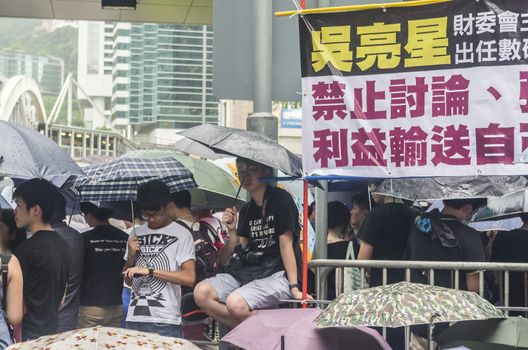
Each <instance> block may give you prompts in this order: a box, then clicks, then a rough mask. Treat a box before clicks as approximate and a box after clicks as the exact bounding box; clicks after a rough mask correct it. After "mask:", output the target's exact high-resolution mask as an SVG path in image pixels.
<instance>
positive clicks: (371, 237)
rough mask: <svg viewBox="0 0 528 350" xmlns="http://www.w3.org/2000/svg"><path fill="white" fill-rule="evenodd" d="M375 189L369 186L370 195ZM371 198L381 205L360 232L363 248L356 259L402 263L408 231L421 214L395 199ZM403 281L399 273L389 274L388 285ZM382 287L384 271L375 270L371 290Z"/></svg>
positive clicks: (386, 197) (366, 219)
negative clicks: (400, 261) (399, 261)
mask: <svg viewBox="0 0 528 350" xmlns="http://www.w3.org/2000/svg"><path fill="white" fill-rule="evenodd" d="M376 189H377V185H376V184H374V183H372V184H370V186H369V190H370V192H375V191H376ZM372 198H373V199H374V201H375V202H376V203H377V204H378V205H377V206H376V207H374V208H373V209H372V210H371V211H370V212H369V213H368V215H367V217H366V218H365V220H364V221H363V224H362V225H361V227H360V228H359V231H358V238H359V239H360V240H361V245H360V248H359V253H358V258H357V259H358V260H403V253H404V251H405V247H406V246H407V237H408V235H409V230H410V228H411V225H412V223H413V221H414V218H415V217H416V216H417V215H418V213H417V212H416V211H414V210H413V209H411V208H409V207H408V206H407V205H405V204H404V203H402V201H401V200H398V199H396V198H393V197H389V196H384V195H380V194H375V193H373V194H372ZM402 280H403V274H402V273H401V271H400V270H395V269H389V270H387V284H390V283H396V282H400V281H402ZM382 283H383V271H382V269H372V270H371V272H370V286H371V287H375V286H380V285H382Z"/></svg>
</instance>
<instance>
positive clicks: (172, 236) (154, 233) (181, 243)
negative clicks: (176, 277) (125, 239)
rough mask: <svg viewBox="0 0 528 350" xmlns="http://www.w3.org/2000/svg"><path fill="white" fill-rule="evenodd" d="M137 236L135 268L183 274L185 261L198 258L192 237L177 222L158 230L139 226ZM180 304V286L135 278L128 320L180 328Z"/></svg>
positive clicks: (136, 231) (146, 277) (152, 279)
mask: <svg viewBox="0 0 528 350" xmlns="http://www.w3.org/2000/svg"><path fill="white" fill-rule="evenodd" d="M133 235H134V233H131V236H133ZM135 235H136V236H138V238H139V245H140V248H141V253H140V254H138V256H137V258H136V264H135V266H139V267H146V268H153V269H155V270H163V271H173V272H174V271H180V268H181V265H182V264H183V263H184V262H186V261H188V260H194V259H195V256H194V242H193V239H192V235H191V233H190V232H189V230H188V229H187V228H185V227H183V226H182V225H180V224H178V223H175V222H173V223H171V224H170V225H168V226H165V227H163V228H160V229H157V230H153V229H150V228H148V226H147V224H143V225H141V226H139V227H136V230H135ZM180 305H181V287H180V285H177V284H173V283H169V282H167V281H164V280H162V279H159V278H156V277H154V276H142V277H135V278H134V279H133V282H132V293H131V296H130V306H129V308H128V314H127V318H126V320H127V321H128V322H148V323H169V324H177V325H179V324H181V322H182V320H181V314H180Z"/></svg>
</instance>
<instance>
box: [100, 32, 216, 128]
mask: <svg viewBox="0 0 528 350" xmlns="http://www.w3.org/2000/svg"><path fill="white" fill-rule="evenodd" d="M110 30H111V35H109V34H110ZM104 38H105V46H104V48H105V50H104V52H105V59H104V65H105V71H106V70H107V69H109V68H107V64H108V62H109V61H110V57H109V55H110V53H111V62H112V101H111V115H112V120H115V119H117V118H119V119H121V118H123V119H125V120H128V121H129V122H130V123H131V124H136V125H137V124H143V125H144V124H151V125H153V126H154V127H155V128H169V129H173V128H175V129H185V128H189V127H192V126H195V125H199V124H202V123H214V124H217V123H218V116H217V115H218V103H217V101H216V100H215V98H214V96H213V91H212V90H213V88H212V75H213V73H212V64H213V60H212V55H213V42H212V41H213V32H212V28H211V27H210V26H203V25H163V24H148V23H145V24H136V23H132V24H131V23H115V24H113V28H110V27H109V26H108V24H106V25H105V36H104ZM110 38H111V39H110ZM110 40H111V42H110ZM110 45H111V50H110Z"/></svg>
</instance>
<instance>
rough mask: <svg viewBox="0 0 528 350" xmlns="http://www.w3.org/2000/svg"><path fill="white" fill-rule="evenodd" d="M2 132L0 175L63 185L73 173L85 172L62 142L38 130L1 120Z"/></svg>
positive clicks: (81, 173)
mask: <svg viewBox="0 0 528 350" xmlns="http://www.w3.org/2000/svg"><path fill="white" fill-rule="evenodd" d="M0 135H1V137H2V141H1V143H2V147H1V148H0V176H2V175H6V176H10V177H13V178H18V179H32V178H35V177H38V178H43V179H46V180H48V181H51V182H53V183H54V184H55V185H57V186H61V185H62V184H63V183H64V182H65V181H66V180H67V179H68V178H69V177H70V176H72V175H76V176H82V175H84V173H83V171H82V170H81V168H80V167H79V166H78V165H77V164H76V163H75V162H74V161H73V159H71V157H70V156H69V155H68V154H67V153H66V152H65V151H64V150H63V149H62V148H61V147H60V146H59V145H57V144H56V143H55V142H53V141H51V140H50V139H49V138H47V137H46V136H44V135H41V134H39V133H38V132H37V131H35V130H32V129H28V128H25V127H23V126H20V125H16V124H12V123H9V122H6V121H0Z"/></svg>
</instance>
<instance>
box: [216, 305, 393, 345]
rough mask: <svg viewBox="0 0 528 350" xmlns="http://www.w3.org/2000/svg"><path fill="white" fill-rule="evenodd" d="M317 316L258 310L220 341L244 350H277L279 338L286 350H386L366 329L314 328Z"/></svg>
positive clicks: (315, 311) (311, 312)
mask: <svg viewBox="0 0 528 350" xmlns="http://www.w3.org/2000/svg"><path fill="white" fill-rule="evenodd" d="M320 313H321V309H276V310H258V311H256V312H255V313H254V315H252V316H251V317H249V318H248V319H247V320H245V321H244V322H242V323H241V324H239V325H238V326H237V327H236V328H234V329H233V330H232V331H231V332H229V333H228V334H227V335H226V336H224V337H223V338H222V339H221V340H222V341H223V342H228V343H231V344H233V345H235V346H238V347H241V348H244V349H247V350H260V349H262V350H272V349H281V338H283V339H284V340H283V342H284V344H283V346H282V349H286V350H290V349H313V350H323V349H328V350H339V349H352V350H353V349H361V350H374V349H379V350H390V346H389V345H388V344H387V343H386V342H385V340H384V339H383V337H381V336H380V334H379V333H378V332H376V331H375V330H373V329H370V328H367V327H341V328H331V329H324V330H322V329H317V328H316V327H315V324H314V323H313V320H314V318H315V317H316V316H317V315H319V314H320ZM249 334H253V335H255V334H258V336H248V335H249ZM352 344H353V346H351V345H352Z"/></svg>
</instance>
